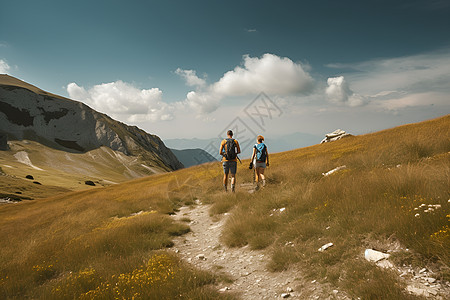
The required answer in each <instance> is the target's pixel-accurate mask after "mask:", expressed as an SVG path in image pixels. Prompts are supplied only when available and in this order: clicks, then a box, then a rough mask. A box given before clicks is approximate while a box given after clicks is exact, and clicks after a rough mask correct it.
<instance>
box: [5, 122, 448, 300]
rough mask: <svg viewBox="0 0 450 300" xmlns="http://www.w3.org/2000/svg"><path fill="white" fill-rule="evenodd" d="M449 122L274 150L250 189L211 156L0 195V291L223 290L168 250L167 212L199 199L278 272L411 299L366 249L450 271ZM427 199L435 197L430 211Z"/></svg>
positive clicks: (205, 295) (196, 293) (90, 294)
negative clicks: (71, 186)
mask: <svg viewBox="0 0 450 300" xmlns="http://www.w3.org/2000/svg"><path fill="white" fill-rule="evenodd" d="M449 130H450V116H445V117H442V118H439V119H435V120H431V121H427V122H422V123H418V124H411V125H405V126H400V127H396V128H393V129H390V130H385V131H381V132H377V133H373V134H368V135H364V136H356V137H349V138H346V139H343V140H340V141H336V142H332V143H328V144H322V145H315V146H311V147H307V148H303V149H297V150H293V151H290V152H284V153H279V154H273V155H271V166H270V168H268V170H267V177H268V181H269V184H268V185H267V186H266V187H265V188H264V189H263V190H261V191H259V192H257V193H255V194H249V193H248V192H247V191H245V190H244V189H243V188H241V189H238V191H237V192H236V194H225V193H223V192H222V187H221V176H222V175H221V166H220V164H219V163H211V164H205V165H201V166H197V167H192V168H188V169H183V170H179V171H176V172H172V173H168V174H161V175H153V176H150V177H146V178H142V179H138V180H133V181H128V182H126V183H123V184H118V185H114V186H110V187H106V188H97V189H94V190H88V191H82V192H72V193H66V194H61V195H59V196H55V197H50V198H46V199H40V200H35V201H26V202H25V201H24V202H22V203H19V204H11V205H2V206H0V239H1V240H2V241H8V242H7V243H3V242H2V243H1V245H0V298H2V299H14V298H17V299H21V298H43V299H44V298H45V299H74V298H76V299H78V298H80V299H91V298H102V299H113V298H115V297H119V298H125V299H131V298H132V297H135V299H148V298H149V297H150V298H152V299H175V298H181V299H220V297H226V296H224V295H223V294H218V293H216V292H215V291H214V290H213V289H212V288H211V284H214V283H215V282H218V281H220V280H223V279H222V278H220V277H218V276H216V275H214V274H209V273H205V272H200V271H198V270H193V269H192V268H191V267H189V266H187V265H185V264H183V263H179V262H178V259H177V258H176V257H174V256H172V255H170V254H169V253H168V252H166V251H165V250H164V249H165V248H166V247H170V246H171V244H172V242H171V237H173V236H176V235H182V234H184V233H185V232H187V231H189V227H188V226H187V225H186V224H183V223H175V222H174V221H173V220H172V219H171V218H170V217H169V216H168V214H171V213H173V212H174V211H176V210H177V208H179V207H180V206H183V205H192V204H193V200H194V199H196V198H199V199H201V200H202V201H203V202H204V203H210V204H212V208H211V211H210V213H211V214H212V215H217V216H218V217H220V215H221V214H223V213H225V212H229V213H230V217H229V219H228V223H227V224H226V229H225V230H224V232H223V234H222V242H223V243H224V244H225V245H227V246H229V247H242V246H244V245H249V246H250V248H252V249H266V251H267V252H268V253H269V254H270V255H269V257H270V259H269V260H268V261H267V264H268V267H269V268H270V269H271V270H273V271H274V272H277V271H280V270H283V269H286V268H298V269H299V270H302V272H306V273H307V274H308V275H309V276H310V277H311V278H314V279H317V280H319V281H321V282H329V283H331V284H332V285H334V286H336V287H338V288H339V289H342V290H345V291H346V292H347V293H348V294H349V295H351V296H352V297H361V298H362V299H392V298H396V299H411V298H413V297H412V296H410V295H407V294H406V292H404V289H403V288H404V287H403V285H402V282H401V281H399V277H398V276H396V275H395V274H394V273H393V272H392V271H390V270H383V269H379V268H377V267H376V266H374V265H372V264H370V263H368V262H366V261H364V259H363V252H364V249H365V248H375V249H378V250H383V251H386V250H398V251H396V252H395V255H394V256H393V257H394V258H393V259H394V261H395V262H396V263H398V264H399V265H401V264H411V265H413V266H416V267H421V266H424V265H427V266H428V267H430V268H431V267H432V268H434V269H435V270H436V272H438V275H439V279H445V280H449V276H450V272H449V262H450V259H449V258H450V247H449V245H450V231H449V225H450V203H448V199H449V198H450V197H449V196H450V195H449V194H450V193H449V192H450V191H449V186H450V185H449V171H450V153H449V151H450V139H449V136H450V134H449V133H450V132H449ZM269 146H270V145H269ZM343 165H345V166H346V168H345V169H342V170H340V171H338V172H335V173H334V174H332V175H330V176H323V175H322V173H325V172H327V171H329V170H332V169H334V168H336V167H339V166H343ZM247 166H248V162H246V161H244V162H243V164H242V165H239V169H238V177H237V179H238V187H239V183H242V182H251V180H252V174H251V172H250V170H248V169H247ZM422 204H425V205H429V204H432V205H436V204H438V205H440V206H441V207H440V208H439V209H436V210H434V211H432V212H424V209H423V207H420V206H421V205H422ZM280 208H284V210H280ZM416 214H419V216H418V217H417V216H416ZM328 242H332V243H333V244H334V246H333V247H331V248H329V250H327V251H325V252H318V251H317V249H318V248H319V247H321V246H322V245H324V244H326V243H328ZM406 248H408V251H406ZM149 295H151V296H149ZM180 295H181V296H180Z"/></svg>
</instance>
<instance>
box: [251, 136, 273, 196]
mask: <svg viewBox="0 0 450 300" xmlns="http://www.w3.org/2000/svg"><path fill="white" fill-rule="evenodd" d="M256 142H257V144H255V145H254V146H253V154H252V159H251V162H250V166H249V168H250V169H251V168H252V167H253V166H254V167H255V171H256V176H255V181H256V187H255V190H259V188H260V183H262V186H265V185H266V177H265V176H264V170H265V169H266V167H268V166H269V152H267V146H266V144H264V143H263V142H264V137H263V136H262V135H258V137H257V138H256Z"/></svg>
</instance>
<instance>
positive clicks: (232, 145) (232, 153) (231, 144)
mask: <svg viewBox="0 0 450 300" xmlns="http://www.w3.org/2000/svg"><path fill="white" fill-rule="evenodd" d="M236 157H237V153H236V142H235V141H234V139H227V143H226V144H225V159H226V160H233V159H235V158H236Z"/></svg>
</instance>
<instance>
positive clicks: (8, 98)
mask: <svg viewBox="0 0 450 300" xmlns="http://www.w3.org/2000/svg"><path fill="white" fill-rule="evenodd" d="M20 141H32V142H36V143H23V142H20ZM0 144H1V145H0V149H2V150H6V151H0V160H1V161H2V162H3V167H2V168H3V171H4V172H5V173H8V174H10V175H15V176H18V175H22V174H21V173H23V172H25V171H23V170H21V171H18V170H16V171H17V172H15V173H14V171H15V169H17V168H9V167H5V166H4V165H6V166H10V167H14V166H13V165H14V163H13V162H12V161H14V162H17V161H19V162H21V163H22V165H25V167H26V168H29V169H30V168H31V169H30V170H33V171H35V172H42V170H50V169H58V170H61V169H66V170H67V173H68V174H72V175H73V174H78V175H80V174H81V175H82V174H85V175H86V176H88V177H89V176H94V179H97V180H102V179H104V180H109V181H123V180H126V179H130V178H135V177H140V176H145V175H150V174H154V173H160V172H167V171H173V170H176V169H179V168H182V167H183V164H182V163H180V161H179V160H178V159H177V158H176V156H175V155H174V154H173V153H172V152H171V151H170V149H169V148H167V147H166V146H165V145H164V143H163V142H162V140H161V139H160V138H159V137H158V136H156V135H152V134H148V133H146V132H145V131H143V130H141V129H139V128H138V127H136V126H128V125H126V124H123V123H121V122H118V121H115V120H113V119H111V118H110V117H108V116H107V115H105V114H102V113H99V112H97V111H95V110H93V109H91V108H90V107H88V106H87V105H85V104H83V103H81V102H77V101H73V100H70V99H67V98H64V97H61V96H57V95H54V94H50V93H48V92H45V91H42V90H41V89H39V88H37V87H35V86H32V85H30V84H28V83H25V82H23V81H21V80H19V79H16V78H14V77H11V76H8V75H0ZM8 145H9V146H8ZM30 147H31V148H30ZM19 148H20V151H21V153H20V154H17V153H18V152H17V151H19V150H18V149H19ZM28 148H30V149H28ZM8 149H9V150H8ZM102 149H103V150H102ZM55 150H56V151H59V152H55ZM61 151H62V152H61ZM93 151H94V152H93ZM1 152H3V153H1ZM58 153H59V154H62V155H58ZM37 154H39V155H37ZM44 154H48V157H46V156H45V155H44ZM84 156H86V157H88V158H89V159H86V157H85V158H83V160H85V163H83V164H82V165H83V167H80V157H84ZM30 159H31V160H30ZM86 160H87V161H86ZM89 160H90V162H89ZM90 163H93V164H96V168H93V167H92V168H91V167H89V164H90ZM100 165H101V166H100ZM31 166H34V167H35V168H32V167H31ZM63 166H64V168H63ZM103 167H106V168H107V169H108V172H104V170H103V169H104V168H103ZM36 168H37V169H36ZM93 169H95V170H93ZM112 170H115V172H116V173H118V174H112V173H114V172H112ZM91 171H92V172H91ZM111 172H112V173H111ZM16 173H17V174H16ZM102 174H110V175H111V176H109V177H108V176H107V175H104V176H105V177H104V178H103V177H102V176H103V175H102ZM78 177H80V176H78Z"/></svg>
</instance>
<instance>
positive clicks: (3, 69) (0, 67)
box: [0, 59, 11, 74]
mask: <svg viewBox="0 0 450 300" xmlns="http://www.w3.org/2000/svg"><path fill="white" fill-rule="evenodd" d="M10 69H11V67H10V66H9V65H8V64H7V63H6V61H4V60H3V59H0V73H1V74H8V71H9V70H10Z"/></svg>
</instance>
